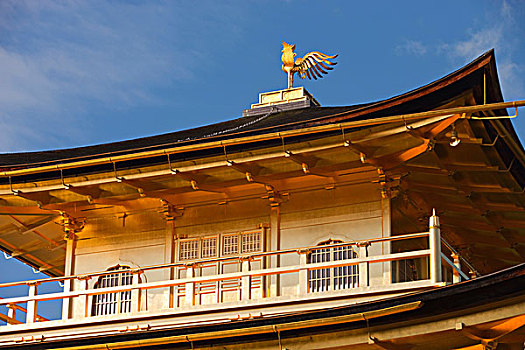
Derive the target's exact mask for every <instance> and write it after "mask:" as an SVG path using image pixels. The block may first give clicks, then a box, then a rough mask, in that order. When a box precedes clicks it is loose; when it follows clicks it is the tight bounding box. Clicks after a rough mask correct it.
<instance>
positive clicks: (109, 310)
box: [91, 265, 133, 316]
mask: <svg viewBox="0 0 525 350" xmlns="http://www.w3.org/2000/svg"><path fill="white" fill-rule="evenodd" d="M126 269H129V266H120V265H117V266H115V267H112V268H110V269H108V271H115V270H126ZM132 280H133V276H132V274H131V273H130V272H122V273H112V274H108V275H105V276H101V277H100V278H99V279H98V281H97V283H95V289H98V288H109V287H118V286H127V285H130V284H132ZM130 311H131V291H125V292H117V293H106V294H98V295H94V296H93V304H92V308H91V315H92V316H99V315H113V314H118V313H125V312H130Z"/></svg>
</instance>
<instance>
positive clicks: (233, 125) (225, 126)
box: [0, 50, 519, 170]
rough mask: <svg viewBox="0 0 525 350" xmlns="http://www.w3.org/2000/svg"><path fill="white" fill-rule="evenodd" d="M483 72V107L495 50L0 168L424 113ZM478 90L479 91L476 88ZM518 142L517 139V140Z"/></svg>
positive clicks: (497, 96) (10, 157)
mask: <svg viewBox="0 0 525 350" xmlns="http://www.w3.org/2000/svg"><path fill="white" fill-rule="evenodd" d="M484 72H485V73H488V74H487V84H486V86H487V91H486V96H487V103H494V102H501V101H503V97H502V93H501V89H500V84H499V80H498V76H497V69H496V64H495V56H494V50H490V51H488V52H486V53H484V54H483V55H481V56H480V57H478V58H477V59H475V60H474V61H472V62H471V63H469V64H467V65H466V66H464V67H462V68H460V69H458V70H456V71H454V72H452V73H450V74H448V75H447V76H445V77H443V78H441V79H438V80H436V81H434V82H431V83H429V84H427V85H425V86H422V87H419V88H417V89H414V90H412V91H409V92H406V93H404V94H401V95H398V96H395V97H392V98H389V99H386V100H381V101H377V102H374V103H367V104H361V105H353V106H341V107H310V108H304V109H298V110H291V111H284V112H279V113H275V114H271V115H268V116H265V117H260V116H256V117H246V118H237V119H233V120H229V121H225V122H221V123H216V124H211V125H207V126H202V127H198V128H193V129H187V130H182V131H176V132H171V133H166V134H162V135H156V136H150V137H143V138H138V139H133V140H126V141H119V142H112V143H106V144H99V145H93V146H84V147H77V148H69V149H60V150H51V151H37V152H21V153H5V154H0V170H14V169H24V168H31V167H35V166H41V165H54V164H59V163H64V162H71V161H80V160H89V159H96V158H99V157H108V156H110V157H111V156H117V155H125V154H132V153H136V152H141V151H145V150H154V149H163V148H167V147H174V146H179V145H181V146H182V145H188V144H192V143H193V144H198V143H202V142H205V141H212V140H224V139H228V138H231V137H232V136H234V135H235V136H238V135H240V134H243V135H248V136H249V135H253V134H264V133H266V132H276V131H283V130H290V129H297V128H303V127H310V126H317V125H323V124H334V123H337V122H341V121H346V120H365V119H374V118H378V117H383V116H388V115H398V114H407V113H415V112H422V111H427V110H431V109H435V108H438V107H439V106H441V105H443V104H444V103H446V102H447V101H449V100H451V99H453V98H454V97H456V96H458V95H460V94H461V93H462V92H464V91H467V90H470V89H472V90H474V92H476V93H477V95H479V92H480V91H481V93H482V89H483V73H484ZM480 89H481V90H480ZM477 98H479V96H477ZM503 123H504V126H505V128H506V129H507V130H508V131H509V132H510V134H511V135H512V137H513V138H514V139H515V140H518V137H517V135H516V133H515V131H514V129H513V127H512V124H511V123H510V121H507V120H505V121H503ZM518 143H519V141H518Z"/></svg>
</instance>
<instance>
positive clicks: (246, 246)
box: [241, 231, 261, 253]
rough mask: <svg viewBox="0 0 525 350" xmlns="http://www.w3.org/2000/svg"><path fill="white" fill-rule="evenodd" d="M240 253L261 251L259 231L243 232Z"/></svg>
mask: <svg viewBox="0 0 525 350" xmlns="http://www.w3.org/2000/svg"><path fill="white" fill-rule="evenodd" d="M241 238H242V247H241V252H242V253H249V252H260V251H261V231H252V232H243V233H242V234H241Z"/></svg>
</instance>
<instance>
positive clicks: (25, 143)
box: [0, 0, 237, 153]
mask: <svg viewBox="0 0 525 350" xmlns="http://www.w3.org/2000/svg"><path fill="white" fill-rule="evenodd" d="M185 6H186V7H190V6H193V5H191V4H190V3H187V4H184V3H182V4H181V3H175V2H173V3H170V2H146V3H138V4H136V3H133V2H104V1H56V2H55V1H29V0H28V1H22V0H17V1H9V0H4V1H0V77H1V79H0V126H1V128H0V153H1V152H6V151H13V150H18V149H23V148H26V149H27V148H35V147H42V146H44V147H52V148H54V147H63V146H65V145H68V144H71V143H74V144H79V143H82V142H85V141H84V140H82V139H79V137H81V136H82V134H83V131H84V132H87V131H88V130H85V129H84V130H82V129H83V127H85V126H86V125H87V123H86V122H84V121H83V117H84V115H85V113H87V112H88V111H89V110H90V108H92V106H93V105H96V106H99V107H102V108H106V109H120V110H123V109H124V110H125V109H129V108H134V107H136V106H144V105H156V104H162V103H163V101H162V100H160V98H159V97H157V95H156V94H155V93H154V92H152V90H155V89H159V88H162V87H167V86H170V85H171V84H176V83H183V82H185V81H188V80H191V79H193V78H194V74H193V72H194V70H195V69H197V68H198V67H199V66H200V65H202V64H204V63H205V62H207V61H208V58H207V57H206V55H205V54H204V53H203V52H201V51H200V49H201V47H200V45H201V44H200V42H201V40H199V39H200V38H201V37H202V36H203V33H204V32H203V30H204V31H210V28H209V27H212V28H211V31H214V32H218V30H217V29H216V28H215V27H218V26H225V25H229V26H234V24H230V23H231V22H233V21H230V20H229V18H228V16H223V15H222V16H219V15H217V13H221V14H222V13H226V14H231V15H232V16H234V15H237V14H236V13H235V9H233V10H230V9H227V10H224V11H222V9H223V7H225V6H227V5H224V6H223V5H217V6H213V5H210V6H208V7H207V11H208V13H205V12H204V11H197V12H196V11H193V12H192V11H187V9H186V8H185ZM213 11H214V13H211V14H210V13H209V12H213ZM192 13H193V15H192ZM195 13H198V16H196V15H195ZM207 17H208V18H207ZM202 28H205V29H202ZM210 61H211V60H210ZM35 128H38V129H39V131H40V132H39V133H38V134H45V135H46V138H47V141H45V142H43V143H39V142H38V141H39V137H38V134H37V135H35V134H36V133H35V132H34V130H35ZM13 133H16V134H17V135H18V138H17V139H16V140H13V136H12V135H13ZM54 141H56V142H54Z"/></svg>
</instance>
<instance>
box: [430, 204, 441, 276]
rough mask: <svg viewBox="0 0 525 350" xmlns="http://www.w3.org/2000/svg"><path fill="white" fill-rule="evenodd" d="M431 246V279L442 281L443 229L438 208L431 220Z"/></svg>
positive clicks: (433, 212)
mask: <svg viewBox="0 0 525 350" xmlns="http://www.w3.org/2000/svg"><path fill="white" fill-rule="evenodd" d="M428 226H429V236H428V240H429V248H430V280H431V281H432V282H433V283H438V282H441V231H440V228H439V217H437V215H436V210H435V209H434V210H433V211H432V216H431V217H430V221H429V225H428Z"/></svg>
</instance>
